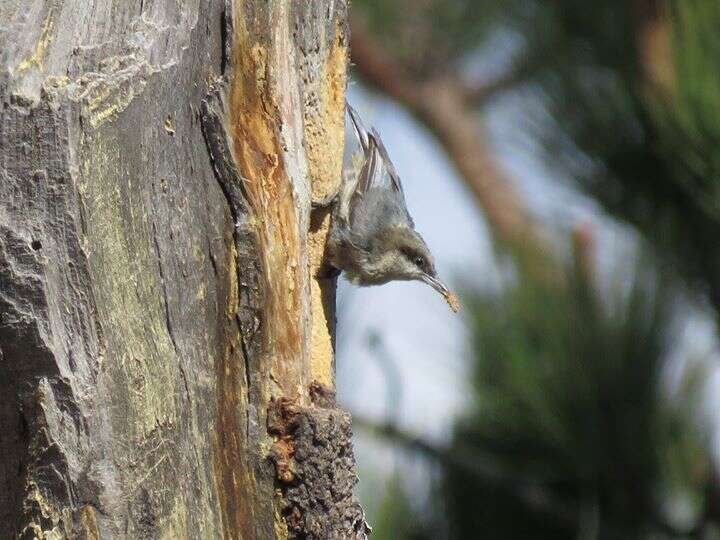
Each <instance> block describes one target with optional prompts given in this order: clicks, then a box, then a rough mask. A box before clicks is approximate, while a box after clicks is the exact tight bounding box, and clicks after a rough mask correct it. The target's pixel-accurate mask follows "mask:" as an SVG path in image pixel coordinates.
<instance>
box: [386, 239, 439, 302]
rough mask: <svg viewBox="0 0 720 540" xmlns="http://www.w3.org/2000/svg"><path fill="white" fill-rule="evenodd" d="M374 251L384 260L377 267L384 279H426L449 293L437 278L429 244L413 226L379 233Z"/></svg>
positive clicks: (436, 288)
mask: <svg viewBox="0 0 720 540" xmlns="http://www.w3.org/2000/svg"><path fill="white" fill-rule="evenodd" d="M374 251H375V254H376V256H377V257H378V258H379V259H380V261H381V262H380V264H379V265H378V270H379V273H380V274H382V276H380V277H382V281H383V282H387V281H393V280H405V281H409V280H417V281H422V282H423V283H427V284H428V285H430V286H431V287H432V288H433V289H435V290H436V291H437V292H439V293H440V294H441V295H443V297H445V298H447V297H448V295H449V294H450V291H449V290H448V288H447V287H446V286H445V284H444V283H443V282H442V281H440V279H439V278H438V275H437V271H436V270H435V260H434V259H433V256H432V254H431V253H430V250H429V249H428V247H427V244H426V243H425V241H424V240H423V239H422V237H421V236H420V235H419V234H418V233H417V231H415V230H414V229H413V228H411V227H408V226H398V227H392V228H391V229H389V230H387V231H386V234H382V235H380V236H379V238H378V240H377V245H376V249H375V250H374Z"/></svg>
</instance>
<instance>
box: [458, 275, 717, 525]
mask: <svg viewBox="0 0 720 540" xmlns="http://www.w3.org/2000/svg"><path fill="white" fill-rule="evenodd" d="M560 283H562V285H561V284H553V283H552V282H549V281H548V280H547V279H546V278H544V279H538V277H537V275H536V273H534V272H532V271H528V269H527V268H525V269H522V268H521V272H520V275H519V276H518V279H517V284H516V285H515V286H514V287H512V288H511V289H509V290H508V291H506V292H505V293H504V294H502V295H501V296H500V297H498V298H485V297H483V296H481V295H474V299H473V300H472V301H471V302H470V309H469V311H470V312H471V317H472V318H471V330H472V333H473V336H475V340H474V343H475V345H474V347H475V348H474V350H475V355H476V358H477V364H476V366H477V367H476V373H475V378H474V385H475V391H476V392H475V395H476V396H477V399H476V403H475V406H474V407H473V410H472V412H471V413H470V414H469V415H468V416H467V418H465V420H464V421H463V422H461V423H460V424H459V425H458V426H457V428H456V434H455V437H454V441H455V442H454V447H453V449H451V450H450V451H451V452H460V451H462V452H465V453H470V454H472V455H474V456H476V459H482V460H484V461H485V462H486V463H491V464H493V465H494V466H495V467H497V468H498V469H499V470H500V471H502V477H503V484H505V485H508V486H514V487H515V489H513V490H512V491H508V490H505V491H503V490H501V489H498V488H497V486H496V485H492V484H489V483H487V482H483V481H479V482H474V483H473V482H468V478H467V472H466V471H463V470H460V469H458V468H450V469H449V470H448V474H447V476H446V482H445V490H446V495H447V498H448V501H447V506H448V508H449V509H450V512H451V513H452V518H451V520H450V522H451V523H452V524H453V525H454V526H455V527H456V530H455V531H454V532H455V535H454V536H455V537H457V538H467V537H468V536H467V535H468V534H470V532H471V531H472V530H478V528H482V530H484V531H486V534H485V535H484V537H486V538H521V537H528V536H527V535H528V534H530V533H532V534H531V536H532V537H533V538H576V537H578V534H579V533H580V532H588V531H595V532H596V533H597V534H598V535H599V537H600V538H644V537H646V535H647V534H649V533H655V534H661V533H663V532H664V531H666V530H667V529H669V528H672V527H671V520H672V517H671V516H666V515H664V513H663V507H662V498H663V497H671V498H682V499H684V500H685V501H686V502H687V503H689V504H690V503H692V504H691V506H692V507H693V508H694V510H695V511H698V507H697V505H698V502H699V501H700V500H701V498H702V488H704V482H706V481H707V460H708V455H707V453H706V450H705V449H706V446H705V445H704V442H705V441H703V440H702V439H701V437H700V435H699V431H698V430H697V429H696V426H695V425H694V423H693V420H692V414H691V412H692V411H693V410H694V405H695V403H694V396H696V395H697V394H696V393H695V392H694V390H695V388H694V387H692V386H690V387H689V388H688V389H687V390H688V391H686V392H685V393H683V395H681V396H678V397H677V398H676V399H674V400H668V398H667V396H666V395H665V393H664V392H663V390H662V384H661V380H660V379H661V374H662V372H663V365H664V361H665V358H666V356H667V338H668V334H667V329H668V326H669V325H668V318H667V317H668V306H669V304H668V302H667V301H666V299H665V298H663V291H665V290H666V288H665V287H664V285H663V282H662V280H659V279H658V278H657V277H656V276H652V275H650V276H648V275H646V274H644V273H638V275H637V276H635V277H634V279H633V284H632V285H631V286H630V288H629V290H628V291H625V292H623V293H622V294H620V293H618V297H617V298H616V299H615V300H614V301H613V302H610V303H609V305H607V304H606V303H603V302H600V301H599V299H598V298H597V297H596V295H595V294H594V293H593V292H592V290H591V289H590V288H589V287H588V285H587V283H586V281H585V280H584V279H583V278H582V277H581V276H580V275H579V273H578V272H575V271H574V270H570V271H568V274H567V276H566V279H565V280H562V281H561V282H560ZM565 284H567V285H565ZM698 471H704V472H701V473H700V474H699V475H698ZM518 490H519V491H520V492H526V491H527V492H532V493H534V494H535V497H536V498H539V499H542V500H544V501H548V502H549V503H552V504H549V505H545V506H542V507H533V506H532V505H528V504H527V501H523V500H522V499H519V498H518V496H517V492H518ZM568 514H569V515H568Z"/></svg>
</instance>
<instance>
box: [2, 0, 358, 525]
mask: <svg viewBox="0 0 720 540" xmlns="http://www.w3.org/2000/svg"><path fill="white" fill-rule="evenodd" d="M346 26H347V6H346V4H345V2H344V1H337V0H336V1H331V0H319V1H317V2H302V3H301V2H298V3H281V2H270V3H268V2H264V1H260V0H254V1H250V0H248V1H239V0H238V1H235V2H230V1H228V2H227V3H226V2H223V1H219V0H195V1H190V2H183V3H177V2H163V1H160V0H157V1H148V0H145V1H142V0H140V1H138V2H126V1H122V2H121V1H119V0H116V1H111V0H95V1H92V2H86V1H80V0H53V1H50V2H41V1H39V0H38V1H36V2H24V1H20V0H10V1H9V2H5V3H3V4H2V5H0V100H1V102H2V122H1V123H0V396H2V397H0V481H1V482H2V488H3V489H2V490H1V491H0V537H2V538H11V537H14V536H18V537H23V538H34V537H40V538H65V537H69V538H73V537H79V538H151V537H152V538H154V537H163V538H218V537H224V538H248V539H251V538H262V539H265V538H278V537H287V536H290V537H307V538H313V537H316V538H319V537H325V536H317V535H318V534H321V535H326V534H327V535H328V537H342V538H345V537H348V535H347V533H348V531H349V530H350V529H348V526H349V525H348V523H351V527H352V531H355V532H357V537H362V535H364V534H365V529H364V524H363V523H364V522H363V521H362V512H361V510H360V509H359V507H358V506H357V504H356V503H355V502H354V501H353V499H352V484H353V483H354V478H355V477H354V470H353V462H352V453H351V451H350V447H349V419H348V417H347V415H346V414H345V413H343V412H342V411H340V410H338V409H337V408H336V406H335V405H334V402H333V403H332V404H331V405H327V404H326V405H327V407H324V408H323V407H318V405H316V404H314V402H313V400H312V399H311V392H310V388H311V386H312V383H313V381H320V382H321V383H322V384H323V385H325V386H327V387H332V384H333V361H332V339H333V334H334V311H333V306H334V288H335V283H334V280H333V279H325V278H323V277H322V276H323V275H325V273H324V270H323V256H322V254H323V251H324V241H325V240H324V239H325V235H326V233H327V226H328V219H329V217H328V216H327V213H326V212H324V211H320V212H319V213H318V214H315V215H312V216H311V204H310V203H311V199H312V198H313V197H315V198H322V197H323V196H324V195H325V194H327V193H329V192H331V191H332V189H333V188H334V186H335V185H336V184H337V183H338V182H339V178H340V167H341V162H342V147H343V133H344V132H343V114H344V92H345V74H346V67H347V46H348V45H347V28H346ZM284 400H287V402H292V403H295V404H297V407H298V408H299V409H298V410H300V411H302V413H301V414H300V416H299V417H298V418H303V419H305V420H304V422H305V423H302V422H300V420H298V422H300V423H299V424H298V426H300V427H298V429H297V439H298V441H299V444H300V446H298V447H302V448H304V449H305V450H303V451H304V452H306V453H307V454H308V455H310V454H312V453H313V448H312V447H313V445H314V444H318V441H313V440H311V439H309V438H307V437H305V436H304V434H306V433H307V429H308V427H307V426H310V425H312V426H314V428H313V429H317V430H319V432H324V433H327V434H328V436H330V437H332V438H333V440H336V437H337V442H336V443H335V442H334V443H333V445H331V446H329V447H323V449H322V452H319V453H317V455H316V457H315V458H313V459H314V463H316V464H317V470H318V471H322V473H320V474H309V473H308V474H305V475H303V478H302V479H296V481H297V482H299V483H296V484H295V485H294V486H295V487H296V488H297V489H300V490H304V491H306V492H308V493H320V492H322V491H323V490H324V489H327V488H328V485H327V483H328V482H330V483H332V482H334V481H335V480H336V479H338V478H339V479H342V482H341V488H339V491H337V493H338V494H340V495H338V498H336V499H332V500H328V501H325V503H326V504H330V505H331V506H330V510H329V511H330V514H331V515H333V516H338V519H337V520H330V521H328V522H326V523H323V524H322V527H323V528H320V529H318V528H317V524H316V520H314V518H313V517H312V508H311V507H310V506H307V505H303V504H301V502H298V501H299V499H297V496H296V495H295V491H292V490H289V489H288V488H287V485H286V483H284V482H283V481H282V478H280V477H279V476H278V474H277V468H276V465H277V462H276V460H275V456H276V452H275V451H276V448H277V444H278V442H279V441H280V440H281V439H282V438H283V437H287V433H280V432H278V431H277V429H276V428H275V427H270V428H269V426H268V411H269V410H270V411H271V414H272V410H273V407H274V406H275V405H273V404H277V403H280V402H286V401H284ZM293 433H295V432H293ZM332 471H336V472H337V475H334V473H333V474H331V472H332ZM288 508H292V509H293V510H292V512H290V513H288V511H287V509H288ZM340 516H346V517H345V518H343V519H340ZM347 516H352V519H349V518H348V517H347ZM287 517H292V519H291V520H287V519H286V518H287ZM348 519H349V521H348ZM328 527H330V528H328Z"/></svg>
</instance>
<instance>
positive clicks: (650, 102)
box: [525, 0, 720, 309]
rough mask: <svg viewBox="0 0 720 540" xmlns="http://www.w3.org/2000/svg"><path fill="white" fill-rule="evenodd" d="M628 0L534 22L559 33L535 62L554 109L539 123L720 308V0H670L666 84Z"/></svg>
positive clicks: (555, 154) (541, 33)
mask: <svg viewBox="0 0 720 540" xmlns="http://www.w3.org/2000/svg"><path fill="white" fill-rule="evenodd" d="M559 4H562V5H563V6H564V7H566V6H567V5H573V4H575V2H560V3H559ZM629 4H631V3H627V2H624V1H622V2H621V1H618V0H614V1H610V2H599V3H594V4H593V7H592V8H591V7H590V6H587V7H586V9H585V12H586V16H585V17H575V16H573V15H572V10H570V12H571V13H570V14H568V12H567V11H566V10H565V9H564V8H563V9H558V10H557V12H556V13H555V14H554V16H552V17H549V18H548V19H547V21H546V24H545V25H543V26H542V27H541V28H540V30H538V27H537V26H532V27H528V28H526V30H525V32H526V35H527V36H528V39H529V41H530V43H532V42H533V41H534V40H538V41H548V40H551V41H554V42H555V43H556V44H558V45H557V46H556V47H555V49H554V50H555V57H554V60H552V61H550V62H547V63H546V64H545V65H544V66H542V68H541V69H538V70H537V72H536V73H535V80H536V82H537V83H538V84H539V87H540V88H541V89H542V92H543V99H544V102H545V104H546V106H547V110H548V111H549V112H550V113H551V117H552V118H553V120H554V121H553V123H552V124H551V125H550V126H549V127H548V128H547V129H545V130H544V132H543V137H544V140H545V142H546V145H547V148H548V153H547V157H548V161H549V163H550V164H551V165H553V166H554V167H557V168H558V169H562V170H563V171H564V172H565V173H566V174H567V175H569V176H571V177H574V178H577V179H578V180H579V182H580V185H581V186H582V187H584V188H586V189H587V190H588V192H589V193H590V194H591V195H593V196H594V197H595V198H597V199H598V200H599V201H600V202H602V203H603V204H604V205H605V207H606V208H607V209H608V210H609V211H610V212H611V213H612V214H614V215H615V216H617V217H619V218H621V219H623V220H625V221H627V222H629V223H631V224H633V225H635V226H636V227H637V228H638V229H639V230H640V231H641V232H642V233H643V234H644V236H645V238H646V239H647V240H649V241H650V242H651V243H652V244H653V245H654V246H655V247H656V253H657V254H658V255H660V256H661V257H663V258H664V259H666V260H667V261H669V262H671V263H672V264H673V266H674V267H675V268H676V270H678V271H679V272H680V273H681V275H683V276H684V277H685V278H686V279H687V280H688V283H689V284H691V285H692V286H694V287H695V288H696V290H698V291H700V292H701V293H704V294H707V295H708V298H709V299H710V300H711V302H712V303H713V304H714V305H715V307H716V308H718V309H720V243H718V242H717V240H716V237H717V231H718V230H720V157H718V154H717V152H716V151H715V149H716V148H717V146H718V144H720V125H719V124H718V122H717V118H718V114H719V113H720V70H718V67H720V65H719V64H720V44H719V43H718V40H717V38H716V30H715V29H716V28H717V26H718V25H719V24H720V4H717V3H716V2H705V1H698V0H690V1H688V2H668V3H667V4H666V6H667V7H668V12H667V17H668V19H667V21H668V22H667V33H668V36H669V39H670V49H671V50H672V54H673V58H668V59H667V60H668V64H669V65H670V66H671V71H672V72H673V74H671V75H670V78H671V79H672V81H673V82H672V83H671V84H670V89H667V88H656V87H653V85H652V84H649V77H650V76H649V73H650V72H651V71H652V70H654V69H661V68H662V66H660V67H658V66H656V65H652V64H653V61H650V60H648V59H647V56H644V54H645V53H644V52H643V50H642V47H643V46H644V45H643V44H642V42H641V41H640V40H639V39H638V35H639V30H638V26H639V24H640V22H639V21H638V20H637V17H635V16H633V12H632V11H630V8H629V7H628V6H629ZM613 20H614V21H616V22H615V24H610V21H613ZM663 20H664V19H661V22H660V23H659V24H662V21H663ZM528 50H532V46H530V47H528ZM661 60H662V59H661ZM654 62H655V63H657V62H658V60H657V59H656V60H654Z"/></svg>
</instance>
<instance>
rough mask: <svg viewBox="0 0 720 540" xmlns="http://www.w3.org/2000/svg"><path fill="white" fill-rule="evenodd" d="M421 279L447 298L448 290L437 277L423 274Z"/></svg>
mask: <svg viewBox="0 0 720 540" xmlns="http://www.w3.org/2000/svg"><path fill="white" fill-rule="evenodd" d="M421 279H422V280H423V281H424V282H425V283H427V284H428V285H430V286H431V287H432V288H433V289H435V290H436V291H437V292H439V293H440V294H442V295H443V296H444V297H445V298H447V297H448V295H449V294H450V290H449V289H448V288H447V287H446V286H445V284H444V283H443V282H442V281H440V280H439V279H438V278H436V277H434V276H431V275H430V274H423V275H422V278H421Z"/></svg>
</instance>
